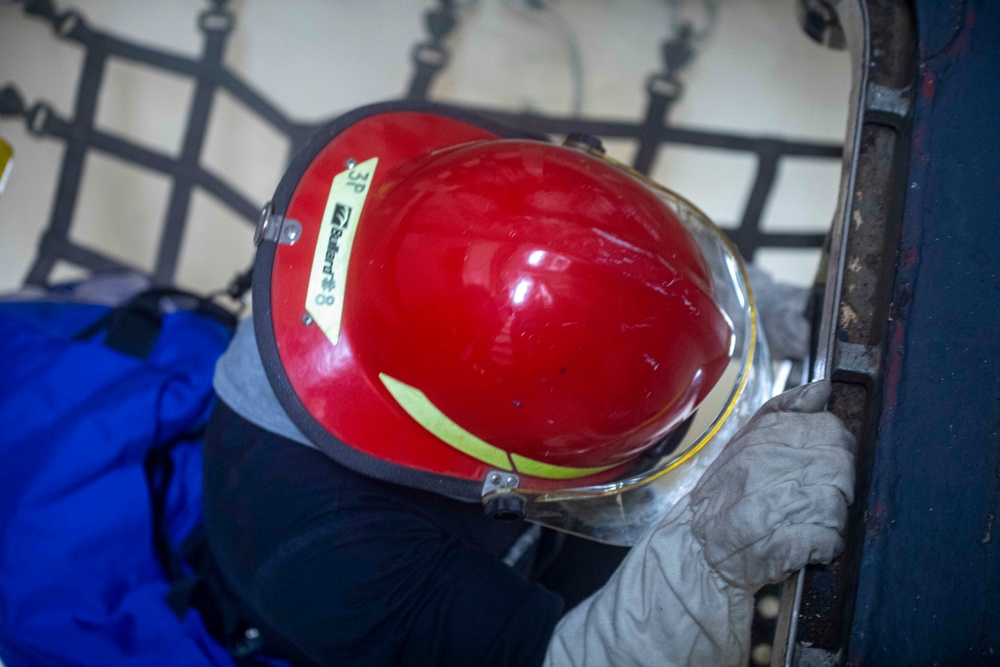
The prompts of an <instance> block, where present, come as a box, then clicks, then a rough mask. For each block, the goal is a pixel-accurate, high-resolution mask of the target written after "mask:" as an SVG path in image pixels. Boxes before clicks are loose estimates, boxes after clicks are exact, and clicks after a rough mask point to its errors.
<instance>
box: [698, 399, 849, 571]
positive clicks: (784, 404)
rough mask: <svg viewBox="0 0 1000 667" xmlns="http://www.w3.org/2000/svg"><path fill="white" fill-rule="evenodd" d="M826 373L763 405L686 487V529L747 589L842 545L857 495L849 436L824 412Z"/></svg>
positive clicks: (717, 566)
mask: <svg viewBox="0 0 1000 667" xmlns="http://www.w3.org/2000/svg"><path fill="white" fill-rule="evenodd" d="M829 398H830V383H829V382H826V381H822V382H814V383H812V384H808V385H803V386H801V387H797V388H795V389H792V390H791V391H788V392H785V393H784V394H782V395H780V396H777V397H775V398H773V399H771V400H770V401H768V402H767V403H765V404H764V406H763V407H761V409H760V410H758V411H757V413H756V414H755V415H754V416H753V418H752V419H751V420H750V422H749V423H748V424H747V425H746V426H744V427H743V428H742V429H741V430H740V432H739V433H737V434H736V435H735V436H734V437H733V439H732V440H731V441H730V442H729V443H728V444H727V445H726V447H725V449H723V450H722V452H721V453H720V454H719V457H718V458H717V459H716V460H715V461H714V462H713V463H712V465H711V466H709V468H708V470H706V471H705V474H704V475H703V476H702V478H701V480H700V481H699V482H698V485H697V486H696V487H695V488H694V490H693V491H692V492H691V509H692V512H693V513H694V519H693V521H692V525H691V530H692V531H693V532H694V535H695V537H696V538H697V540H698V542H699V543H700V544H701V545H702V547H703V549H704V554H705V558H706V559H707V560H708V563H709V565H711V566H712V568H713V569H714V570H715V571H716V572H718V573H719V574H720V575H722V577H723V579H725V580H726V582H728V583H730V584H732V585H733V586H737V587H739V588H743V589H745V590H748V591H756V590H757V589H759V588H760V587H762V586H764V585H765V584H768V583H776V582H778V581H781V580H782V579H784V578H785V577H786V576H788V575H789V574H790V573H792V572H795V571H797V570H799V569H801V568H802V567H804V566H805V565H806V564H808V563H819V562H828V561H830V560H831V559H832V558H833V557H834V556H836V555H837V554H838V553H840V551H841V550H842V549H843V548H844V543H843V540H842V539H841V536H840V531H841V530H842V529H843V527H844V521H845V520H846V518H847V506H848V505H850V503H851V502H852V501H853V499H854V456H853V452H854V438H853V437H852V436H851V434H850V433H848V431H847V429H846V428H844V425H843V424H842V423H841V422H840V420H839V419H837V417H835V416H834V415H832V414H830V413H829V412H824V411H823V407H824V406H825V405H826V402H827V400H829Z"/></svg>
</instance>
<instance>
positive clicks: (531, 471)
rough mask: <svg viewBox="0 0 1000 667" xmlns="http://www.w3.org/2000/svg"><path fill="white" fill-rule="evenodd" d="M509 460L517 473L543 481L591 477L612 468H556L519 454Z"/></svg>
mask: <svg viewBox="0 0 1000 667" xmlns="http://www.w3.org/2000/svg"><path fill="white" fill-rule="evenodd" d="M510 459H511V461H513V462H514V468H515V469H516V470H517V471H518V472H523V473H524V474H525V475H531V476H532V477H544V478H545V479H573V478H574V477H586V476H587V475H593V474H596V473H599V472H601V471H602V470H607V469H609V468H613V467H614V466H603V467H600V468H568V467H566V466H556V465H552V464H551V463H543V462H542V461H535V460H534V459H529V458H528V457H527V456H521V455H520V454H514V453H513V452H512V453H511V455H510Z"/></svg>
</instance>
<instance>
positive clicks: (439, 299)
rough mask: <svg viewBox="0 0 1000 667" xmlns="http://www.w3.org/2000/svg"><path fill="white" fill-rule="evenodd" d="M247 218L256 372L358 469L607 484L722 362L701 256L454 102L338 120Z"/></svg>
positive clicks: (666, 219)
mask: <svg viewBox="0 0 1000 667" xmlns="http://www.w3.org/2000/svg"><path fill="white" fill-rule="evenodd" d="M262 223H263V224H262V226H261V228H260V229H259V231H260V237H261V240H262V242H261V243H260V246H259V249H258V255H257V262H256V265H255V274H254V317H255V328H256V331H257V337H258V342H259V346H260V349H261V354H262V358H263V360H264V363H265V368H266V369H267V371H268V375H269V378H270V379H271V382H272V385H273V386H274V388H275V390H276V393H277V395H278V397H279V400H280V401H281V402H282V404H283V406H284V407H285V409H286V411H287V412H288V413H289V416H290V417H291V418H292V420H293V421H294V422H295V423H296V424H297V425H298V426H299V428H300V429H301V430H302V431H303V432H304V433H305V434H306V435H307V436H308V437H309V438H310V439H311V440H312V441H313V442H314V443H315V444H316V445H317V446H318V447H319V448H320V449H322V450H323V451H325V452H326V453H327V454H329V455H330V456H331V457H333V458H334V459H336V460H338V461H340V462H341V463H343V464H345V465H347V466H348V467H351V468H353V469H355V470H357V471H359V472H361V473H363V474H367V475H371V476H375V477H378V478H382V479H386V480H389V481H394V482H398V483H402V484H405V485H409V486H413V487H417V488H424V489H429V490H434V491H437V492H439V493H443V494H446V495H449V496H453V497H459V498H467V499H470V500H473V499H479V497H480V495H481V493H482V489H483V484H484V481H486V480H487V477H488V476H489V475H490V474H491V473H495V472H501V473H502V472H509V473H515V474H517V475H518V476H519V477H520V478H521V480H522V484H524V480H525V479H529V480H530V483H531V486H532V488H542V489H546V488H547V489H559V488H570V487H576V486H579V485H580V484H586V483H603V482H605V481H608V480H613V479H616V478H619V477H621V476H622V475H623V474H628V471H629V470H630V464H631V463H632V462H633V461H634V459H635V458H636V457H637V456H638V455H639V454H640V453H642V452H643V451H645V450H647V449H649V448H650V447H652V446H653V445H654V444H656V443H657V442H659V441H661V440H662V439H663V438H664V437H665V436H667V435H668V434H669V433H670V432H671V431H672V430H673V429H675V428H677V426H678V425H679V424H680V423H681V422H683V421H684V420H685V419H687V418H688V417H689V416H690V415H691V414H692V413H693V412H694V411H695V409H696V408H697V406H698V404H699V402H700V401H701V400H702V399H703V398H704V397H705V396H706V394H707V393H708V392H709V391H710V390H711V388H712V387H713V386H714V385H715V383H716V382H717V380H718V379H719V378H720V376H721V375H722V373H723V371H724V369H725V368H726V366H727V364H728V362H729V359H730V355H731V354H732V348H733V330H732V325H731V323H730V321H729V320H728V318H727V317H726V315H725V313H724V312H723V311H722V310H721V309H720V307H719V306H718V304H717V303H716V300H715V288H714V286H713V280H712V275H711V273H710V271H709V269H708V268H707V266H706V262H705V259H704V258H703V257H702V255H701V253H700V251H699V247H698V245H697V244H696V242H695V240H694V239H693V238H692V236H691V234H690V233H689V232H688V231H687V230H686V229H685V227H684V226H683V225H682V224H681V222H680V221H679V220H678V219H677V217H676V215H675V214H674V213H673V212H672V211H671V210H670V209H669V208H668V207H667V206H666V205H665V204H664V203H663V201H662V200H661V199H660V198H659V197H658V196H657V195H656V194H655V193H654V192H653V191H652V190H651V189H650V188H649V186H647V185H646V184H645V183H644V182H642V181H641V180H639V179H638V178H635V177H634V176H632V175H630V174H629V173H627V172H626V171H624V170H622V169H619V168H617V167H616V166H614V165H613V164H611V163H610V162H608V161H607V160H605V159H603V158H602V157H600V156H599V155H594V154H592V152H591V151H588V150H583V149H581V148H574V147H567V146H560V145H555V144H552V143H548V142H546V141H541V140H538V139H532V138H524V137H518V136H516V135H514V134H512V133H511V132H510V131H509V130H505V129H503V128H500V127H497V126H494V125H493V124H491V123H489V122H486V121H483V120H481V119H478V118H476V119H472V118H469V117H466V116H464V115H463V114H461V113H460V112H455V111H454V110H450V109H449V110H447V111H445V110H443V109H442V108H439V107H435V106H420V107H413V106H412V105H410V106H409V107H400V106H398V105H379V106H375V107H369V108H366V109H362V110H359V111H357V112H354V113H352V114H349V115H348V116H345V117H343V118H341V119H339V120H337V121H334V123H332V124H331V125H330V126H327V127H326V128H324V129H323V130H322V131H321V132H320V133H319V134H318V135H317V136H316V137H314V139H313V140H312V142H311V143H310V144H309V145H308V146H307V147H306V149H305V150H304V151H303V152H302V153H301V154H300V155H299V156H298V157H297V158H296V160H295V161H294V162H293V164H292V166H291V167H290V168H289V170H288V172H287V173H286V175H285V178H284V179H283V181H282V183H281V185H280V186H279V188H278V191H277V193H276V195H275V198H274V200H273V208H272V209H269V210H268V211H267V212H266V213H265V215H264V216H263V218H262Z"/></svg>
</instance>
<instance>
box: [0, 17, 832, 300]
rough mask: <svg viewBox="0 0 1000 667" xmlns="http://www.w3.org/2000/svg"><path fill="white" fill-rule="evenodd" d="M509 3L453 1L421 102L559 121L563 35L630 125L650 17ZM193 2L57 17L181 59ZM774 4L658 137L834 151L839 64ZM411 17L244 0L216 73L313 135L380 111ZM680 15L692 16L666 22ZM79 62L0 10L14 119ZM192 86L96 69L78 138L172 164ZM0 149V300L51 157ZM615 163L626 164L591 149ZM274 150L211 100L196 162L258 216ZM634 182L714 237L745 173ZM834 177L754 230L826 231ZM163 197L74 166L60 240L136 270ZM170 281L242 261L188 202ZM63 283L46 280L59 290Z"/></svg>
mask: <svg viewBox="0 0 1000 667" xmlns="http://www.w3.org/2000/svg"><path fill="white" fill-rule="evenodd" d="M520 2H521V0H478V2H466V3H462V2H460V3H459V4H464V5H467V6H468V7H467V9H464V10H463V16H462V26H461V27H460V29H459V30H458V31H457V32H456V33H455V34H454V36H453V38H452V40H451V46H452V51H453V57H452V65H451V66H450V67H449V69H448V70H446V72H445V73H444V74H443V75H442V76H441V78H440V79H439V80H438V81H437V84H436V86H435V88H434V89H433V97H434V98H435V99H438V100H443V101H455V102H461V103H475V104H477V105H489V106H494V107H502V108H507V109H514V110H520V109H531V110H535V111H541V112H545V113H551V114H560V115H563V114H567V113H569V112H570V110H571V105H572V100H573V88H572V83H571V82H572V77H571V73H570V71H571V70H570V60H569V58H570V53H571V48H570V44H571V42H570V37H569V36H570V35H573V36H575V39H576V43H577V45H578V48H579V53H580V63H581V66H582V71H583V81H584V89H583V92H584V97H583V113H584V115H586V116H590V117H601V118H620V119H632V120H634V119H638V118H639V117H640V116H641V115H642V113H643V110H644V106H645V94H644V92H643V82H644V80H645V78H646V77H647V76H648V75H649V74H650V73H652V72H654V71H657V70H658V69H659V63H658V52H659V43H660V40H661V39H662V37H663V35H664V34H665V33H666V31H667V29H668V26H669V25H670V11H671V10H670V6H669V5H668V3H666V2H656V1H654V0H555V1H554V2H553V7H554V8H555V9H556V10H557V12H558V13H557V14H543V15H539V14H538V13H537V12H531V11H529V10H526V9H524V8H523V7H522V6H521V5H520V4H519V3H520ZM207 4H208V3H207V2H203V1H202V0H170V1H169V2H165V1H164V2H152V1H150V0H80V1H76V2H68V1H66V0H57V5H58V7H59V8H60V9H66V8H70V7H75V8H77V9H78V10H79V11H80V13H81V14H82V15H83V16H85V17H86V18H87V20H88V21H89V22H90V23H91V24H92V25H93V26H95V27H97V28H100V29H102V30H106V31H109V32H112V33H114V34H117V35H121V36H123V37H126V38H128V39H132V40H137V41H143V42H146V43H148V44H151V45H155V46H158V47H163V48H166V49H170V50H172V51H176V52H180V53H184V54H188V55H197V54H198V52H199V50H200V45H201V37H200V33H199V32H198V31H197V29H196V27H195V19H196V16H197V14H198V13H199V12H200V11H201V10H202V9H203V8H204V7H205V6H207ZM793 4H794V3H793V1H792V0H730V1H729V2H726V3H724V4H722V5H721V9H720V12H719V21H718V24H717V26H716V29H715V31H714V32H713V34H712V36H711V38H710V39H709V40H708V41H707V42H706V43H705V44H704V46H703V49H702V52H701V55H700V56H699V57H698V59H697V60H696V62H695V64H694V65H693V66H692V67H691V68H690V70H689V71H688V72H687V75H686V81H687V91H686V94H685V95H684V98H683V100H682V102H681V103H680V104H679V105H678V106H677V107H676V108H675V111H674V114H673V118H674V119H675V121H676V123H678V124H684V125H689V126H694V127H700V128H717V129H726V130H732V131H739V132H743V133H747V134H752V135H772V136H778V137H784V138H790V139H810V140H824V141H838V142H839V141H841V140H842V137H843V134H844V129H845V124H846V115H847V109H846V103H847V96H848V89H849V85H850V73H849V71H848V59H847V56H846V54H844V53H839V52H833V51H829V50H826V49H823V48H820V47H818V46H816V45H814V44H813V43H812V42H810V41H809V40H808V39H807V38H806V37H805V36H804V35H803V34H802V32H801V30H800V29H799V28H798V25H797V24H796V22H795V15H794V6H793ZM431 5H433V3H431V2H417V1H415V0H291V1H288V0H285V1H282V2H277V1H275V0H244V1H242V2H234V3H232V7H233V8H234V10H235V12H236V14H237V25H236V29H235V32H234V34H233V36H232V38H231V40H230V47H229V51H228V54H227V60H228V63H229V65H230V66H231V67H232V68H233V69H235V70H236V71H237V72H239V73H240V74H241V75H242V76H243V77H245V78H246V79H247V80H248V81H249V82H250V83H251V84H252V85H253V86H255V87H256V88H258V89H259V90H261V91H262V92H264V93H265V94H266V95H267V96H269V97H271V98H272V99H274V100H276V101H277V103H278V104H279V106H280V107H281V108H282V109H284V110H285V111H287V112H288V113H289V114H290V115H292V116H293V117H295V118H297V119H302V120H318V119H321V118H327V117H330V116H332V115H335V114H336V113H339V112H342V111H346V110H348V109H350V108H352V107H354V106H357V105H359V104H363V103H368V102H373V101H377V100H383V99H389V98H394V97H399V96H400V95H401V94H402V93H403V92H404V90H405V88H406V85H407V82H408V80H409V77H410V75H411V65H410V63H409V52H410V49H411V48H412V46H413V44H414V43H415V42H416V41H417V39H418V38H419V37H422V36H423V34H424V27H423V16H422V15H423V12H424V11H425V9H426V8H427V7H428V6H431ZM686 11H688V12H689V13H690V15H691V16H692V17H697V16H699V12H698V10H697V7H694V8H690V9H688V10H686ZM82 55H83V54H82V50H81V49H79V48H77V47H76V46H74V45H73V44H70V43H66V42H63V41H61V40H59V39H57V38H55V37H54V36H53V34H52V32H51V31H50V30H49V28H47V27H46V26H45V25H44V24H42V23H41V22H40V21H37V20H28V19H27V18H25V17H24V16H23V14H22V12H21V10H20V7H19V6H16V5H11V4H9V3H4V4H0V84H3V83H7V82H14V83H16V84H17V86H18V87H19V88H20V89H21V91H22V93H23V94H24V97H25V98H26V100H27V101H28V103H29V104H30V103H33V102H35V101H39V100H46V101H48V102H50V103H51V104H52V106H53V107H54V108H55V109H56V111H57V112H59V113H60V114H62V115H64V116H66V117H68V116H70V114H71V112H72V104H73V98H74V93H75V83H76V78H77V75H78V72H79V69H80V66H81V63H82ZM192 92H193V86H192V85H191V83H190V82H189V81H187V80H185V79H184V78H183V77H179V76H177V75H173V74H168V73H164V72H159V71H156V70H152V69H149V68H145V67H139V66H136V65H133V64H130V63H128V62H125V61H114V62H112V64H111V66H110V68H109V70H108V73H107V80H106V85H105V87H104V89H103V90H102V94H101V97H100V100H99V103H98V112H97V125H98V126H99V127H101V128H102V129H105V130H108V131H112V132H115V133H118V134H121V135H124V136H126V137H128V138H130V139H133V140H135V141H138V142H140V143H143V144H145V145H148V146H151V147H153V148H156V149H158V150H162V151H167V152H170V153H177V152H178V151H179V146H180V139H181V134H182V131H183V122H184V116H185V110H186V105H187V103H188V101H189V100H190V97H191V94H192ZM0 136H2V137H3V138H4V139H6V140H7V141H8V142H9V143H11V144H12V145H13V146H14V149H15V151H16V157H15V160H16V163H15V168H14V171H13V174H12V177H11V179H10V182H9V184H8V187H7V191H6V193H5V194H3V195H2V196H0V290H8V289H11V288H14V287H16V286H17V285H18V284H19V283H20V282H21V280H22V279H23V277H24V275H25V273H26V271H27V268H28V266H29V265H30V261H31V258H32V257H33V255H34V253H35V248H36V244H37V240H38V237H39V234H40V232H41V230H42V229H43V228H44V227H45V225H46V224H47V222H48V216H49V213H50V208H51V203H52V200H53V197H54V190H55V183H56V178H57V174H58V169H59V164H60V159H61V155H62V146H61V143H60V142H59V141H58V140H55V139H38V138H35V137H31V136H29V135H28V134H27V133H26V131H25V129H24V126H23V123H22V122H21V121H20V120H17V121H12V120H4V121H0ZM610 147H611V152H612V153H613V154H615V155H616V156H617V157H619V158H623V159H630V158H631V156H632V154H633V152H634V150H635V147H634V146H632V145H629V143H628V142H622V141H616V142H611V146H610ZM285 150H286V144H285V139H284V138H283V137H282V136H281V135H280V134H278V133H276V132H274V131H273V130H271V129H270V128H269V127H268V126H267V125H266V124H265V123H263V122H262V121H260V120H259V119H257V118H256V117H254V116H253V115H252V114H250V113H248V112H247V111H246V110H244V109H243V108H242V107H241V106H240V105H239V104H238V103H237V102H236V101H235V100H234V99H233V98H231V97H230V96H229V95H228V94H220V95H219V96H218V98H217V99H216V100H215V104H214V109H213V115H212V118H211V121H210V130H209V134H208V137H207V143H206V150H205V154H204V158H203V163H204V165H205V166H206V167H208V168H210V169H212V170H214V171H216V172H217V173H219V174H220V175H221V176H222V177H223V178H224V179H225V180H227V181H228V182H230V183H231V184H233V185H234V186H235V187H236V188H237V189H238V190H239V191H240V192H242V193H243V194H244V195H245V196H246V197H247V198H249V199H250V200H251V201H253V202H255V203H256V202H264V201H265V200H267V199H268V198H269V197H270V195H271V192H272V190H273V188H274V186H275V185H276V183H277V180H278V178H279V177H280V174H281V169H282V163H283V161H284V159H285ZM654 174H655V175H656V176H657V177H658V178H659V179H660V180H661V181H662V182H664V183H665V184H667V185H668V186H670V187H673V188H674V189H676V190H678V191H679V192H681V193H682V194H685V195H686V196H688V197H689V198H691V199H693V200H694V201H695V202H696V203H698V204H699V205H700V206H701V207H703V208H704V209H706V211H707V212H708V213H709V214H710V215H712V216H714V217H716V218H717V219H718V220H719V221H720V222H723V223H725V222H732V221H734V220H736V219H737V218H738V215H739V213H740V212H741V211H742V208H743V206H744V204H745V200H746V197H747V195H748V192H749V187H750V184H751V181H752V178H753V175H754V161H753V159H752V158H751V157H748V156H746V155H743V154H738V153H727V152H724V151H703V150H695V149H688V148H671V149H667V150H665V151H664V152H663V154H661V155H660V156H659V158H658V160H657V163H656V165H655V171H654ZM838 178H839V169H838V166H837V165H836V163H831V162H829V161H826V162H820V161H816V160H808V159H800V160H795V161H791V162H789V163H788V164H786V165H785V166H784V167H783V168H782V170H781V172H780V173H779V180H778V184H777V188H778V189H777V193H776V195H777V196H776V197H775V198H774V199H773V200H772V202H771V204H770V205H769V206H768V208H767V209H766V210H765V213H764V216H765V221H764V224H765V228H770V229H784V230H787V229H808V230H821V229H824V228H825V227H826V226H828V225H829V222H830V219H831V216H832V214H833V208H834V201H835V197H836V187H837V182H838ZM168 186H169V182H168V180H167V179H165V178H164V177H162V176H159V175H157V174H154V173H151V172H148V171H145V170H138V169H133V168H128V167H125V166H123V165H122V163H119V162H117V161H115V160H113V159H110V158H108V157H105V156H101V155H99V154H96V153H95V154H94V155H92V156H91V157H90V158H88V161H87V163H86V167H85V175H84V183H83V191H82V193H81V197H80V200H79V208H78V214H77V221H76V223H75V226H74V232H73V238H74V239H75V240H79V241H81V242H84V243H86V244H89V245H93V246H95V247H98V248H101V249H103V250H104V251H106V252H109V253H110V254H112V255H114V256H117V257H122V258H125V259H127V260H128V261H130V262H133V263H136V264H139V265H141V266H144V267H151V266H152V263H153V259H154V256H155V244H156V241H157V238H158V234H159V227H160V224H161V220H162V217H163V215H164V211H165V202H166V198H167V195H168V191H169V187H168ZM191 216H192V219H193V223H192V226H191V229H190V231H189V233H188V234H187V236H186V238H185V243H184V246H183V250H182V257H181V264H180V276H179V281H180V282H181V283H182V284H183V285H184V286H187V287H191V288H195V289H198V290H202V291H208V290H211V289H215V288H218V287H221V286H222V285H223V284H224V283H225V282H226V281H227V280H228V279H229V278H230V277H231V276H232V275H233V274H234V273H235V272H236V271H237V270H239V269H241V268H244V267H245V266H246V265H247V264H248V262H249V260H250V257H251V242H250V230H249V227H248V226H247V225H245V224H244V223H242V222H241V221H240V220H239V219H237V218H236V216H234V214H232V213H231V212H230V211H228V209H226V208H225V207H224V206H222V205H221V204H219V203H217V202H216V201H215V200H214V199H213V198H212V197H210V196H208V195H206V194H204V193H198V194H196V195H195V197H194V201H193V206H192V211H191ZM817 257H818V255H817V253H815V252H807V253H788V252H772V253H764V254H762V255H761V256H760V257H758V258H757V259H758V260H759V262H760V263H763V264H764V265H765V266H768V267H770V268H772V269H773V270H775V271H777V272H778V273H779V274H780V275H782V276H783V277H785V278H786V279H789V280H792V281H794V282H799V283H803V284H804V283H808V282H810V281H811V279H812V273H813V271H814V269H815V264H816V260H817ZM74 275H75V273H74V272H73V271H72V270H68V269H66V268H65V267H63V268H62V269H60V272H59V273H58V274H57V276H64V277H72V276H74Z"/></svg>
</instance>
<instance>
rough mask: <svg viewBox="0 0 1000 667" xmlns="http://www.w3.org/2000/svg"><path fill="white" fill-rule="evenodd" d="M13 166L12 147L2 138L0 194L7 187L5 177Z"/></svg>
mask: <svg viewBox="0 0 1000 667" xmlns="http://www.w3.org/2000/svg"><path fill="white" fill-rule="evenodd" d="M13 167H14V149H13V148H11V147H10V144H8V143H7V142H6V141H4V140H3V139H0V195H2V194H3V191H4V188H6V187H7V179H8V178H10V172H11V171H12V169H13Z"/></svg>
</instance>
